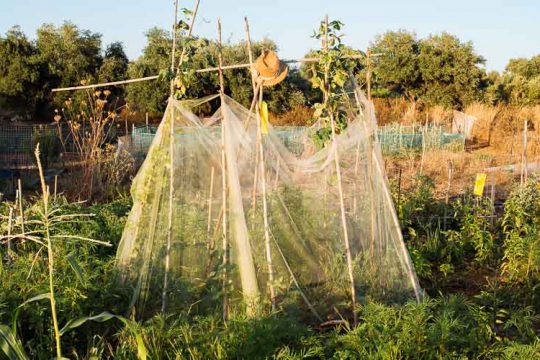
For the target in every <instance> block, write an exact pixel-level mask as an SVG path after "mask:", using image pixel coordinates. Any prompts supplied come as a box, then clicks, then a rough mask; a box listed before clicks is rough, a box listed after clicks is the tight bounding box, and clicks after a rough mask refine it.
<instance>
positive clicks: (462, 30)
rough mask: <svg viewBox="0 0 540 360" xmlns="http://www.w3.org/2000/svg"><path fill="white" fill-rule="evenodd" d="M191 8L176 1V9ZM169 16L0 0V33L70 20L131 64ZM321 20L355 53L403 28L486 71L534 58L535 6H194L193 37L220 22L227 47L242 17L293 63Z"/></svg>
mask: <svg viewBox="0 0 540 360" xmlns="http://www.w3.org/2000/svg"><path fill="white" fill-rule="evenodd" d="M193 3H194V1H193V0H189V1H183V0H180V6H181V7H192V5H193ZM172 10H173V0H93V1H89V0H0V32H1V33H4V32H5V31H6V30H7V29H8V28H10V27H11V26H13V25H15V24H17V25H20V26H21V27H22V28H23V30H24V31H25V32H26V33H27V35H29V36H30V37H32V38H33V37H34V36H35V30H36V29H37V27H39V26H40V25H41V24H42V23H44V22H52V23H55V24H61V23H62V22H63V21H64V20H70V21H72V22H74V23H76V24H77V25H79V26H80V27H82V28H85V29H90V30H92V31H95V32H99V33H101V34H103V40H104V42H105V43H109V42H112V41H116V40H119V41H122V42H123V43H124V45H125V47H126V50H127V54H128V56H129V57H130V58H131V59H133V58H136V57H137V56H139V55H140V53H141V50H142V48H143V47H144V43H145V38H144V32H145V31H146V30H147V29H149V28H150V27H153V26H159V27H162V28H167V29H169V28H170V27H171V23H172V16H173V11H172ZM325 14H328V15H329V16H330V19H340V20H341V21H343V22H344V23H345V25H346V27H345V29H344V32H345V34H346V37H345V42H346V43H347V44H348V45H351V46H353V47H356V48H365V47H366V46H368V45H369V43H370V41H372V40H373V38H374V36H375V35H376V34H380V33H382V32H384V31H386V30H397V29H406V30H411V31H415V32H416V33H417V34H418V35H419V36H426V35H428V34H432V33H438V32H441V31H447V32H450V33H452V34H455V35H457V36H458V37H459V38H460V39H462V40H464V41H472V42H473V43H474V46H475V48H476V50H477V52H478V53H479V54H481V55H483V56H484V57H485V58H486V60H487V63H486V67H487V68H488V69H489V70H492V69H494V70H502V69H504V66H505V65H506V63H507V61H508V59H510V58H513V57H530V56H533V55H536V54H539V53H540V20H539V18H540V0H468V1H467V0H450V1H438V0H409V1H403V0H372V1H361V0H265V1H260V0H201V7H200V16H199V18H198V21H197V22H196V27H195V29H194V31H195V33H196V34H198V35H202V36H206V37H214V38H215V36H216V19H217V18H218V17H221V19H222V24H223V38H224V40H231V41H234V40H237V39H241V38H243V37H244V29H243V26H244V25H243V17H244V16H248V18H249V20H250V27H251V32H252V38H254V39H259V38H262V37H264V36H268V37H270V38H272V39H273V40H275V41H276V42H277V44H278V46H279V48H280V54H281V56H282V57H283V58H294V57H301V56H302V55H303V54H304V53H305V52H306V51H307V50H308V49H310V48H312V47H316V46H318V43H316V42H315V41H314V40H313V39H311V38H310V35H311V33H312V31H313V29H314V28H315V27H316V26H317V24H318V22H319V21H320V20H321V18H322V17H323V16H324V15H325Z"/></svg>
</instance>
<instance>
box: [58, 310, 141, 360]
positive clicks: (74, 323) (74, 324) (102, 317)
mask: <svg viewBox="0 0 540 360" xmlns="http://www.w3.org/2000/svg"><path fill="white" fill-rule="evenodd" d="M111 319H118V320H120V321H121V322H122V323H124V325H125V326H126V327H127V328H128V329H129V331H131V333H132V334H133V336H135V341H136V342H137V357H138V358H139V360H146V359H147V357H148V350H147V349H146V345H145V344H144V339H143V337H142V335H141V333H140V331H139V330H138V328H137V323H136V322H134V321H131V320H129V319H126V318H125V317H123V316H119V315H114V314H111V313H110V312H107V311H104V312H102V313H101V314H98V315H94V316H84V317H81V318H78V319H75V320H70V321H68V322H67V323H66V325H64V327H63V328H62V329H61V330H60V335H64V334H65V333H67V332H68V331H70V330H73V329H76V328H78V327H79V326H81V325H84V324H85V323H86V322H88V321H97V322H105V321H109V320H111Z"/></svg>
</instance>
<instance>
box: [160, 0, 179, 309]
mask: <svg viewBox="0 0 540 360" xmlns="http://www.w3.org/2000/svg"><path fill="white" fill-rule="evenodd" d="M177 23H178V0H175V2H174V24H173V44H172V55H171V72H174V64H175V56H176V35H177ZM173 92H174V80H171V90H170V103H169V105H170V106H171V113H170V117H169V121H170V127H169V131H170V134H169V157H170V165H169V166H170V169H169V209H168V221H167V247H166V250H165V274H164V278H163V292H162V294H161V312H162V313H164V312H165V310H166V308H167V290H168V285H169V267H170V258H171V245H172V228H173V207H174V165H175V164H174V122H175V114H174V104H173V103H172V100H173Z"/></svg>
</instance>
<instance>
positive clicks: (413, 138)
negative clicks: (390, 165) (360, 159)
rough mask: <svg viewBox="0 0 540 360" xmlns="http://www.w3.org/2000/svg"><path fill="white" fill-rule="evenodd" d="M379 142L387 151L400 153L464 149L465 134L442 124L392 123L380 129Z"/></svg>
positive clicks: (384, 150)
mask: <svg viewBox="0 0 540 360" xmlns="http://www.w3.org/2000/svg"><path fill="white" fill-rule="evenodd" d="M378 137H379V142H380V144H381V148H382V150H383V152H385V153H399V152H402V151H407V150H421V149H422V148H424V147H425V149H426V150H439V149H448V150H453V151H461V150H463V149H464V145H465V137H464V136H463V134H453V133H448V132H445V131H444V128H443V127H442V126H434V125H407V126H404V125H400V124H391V125H387V126H383V127H381V128H379V130H378Z"/></svg>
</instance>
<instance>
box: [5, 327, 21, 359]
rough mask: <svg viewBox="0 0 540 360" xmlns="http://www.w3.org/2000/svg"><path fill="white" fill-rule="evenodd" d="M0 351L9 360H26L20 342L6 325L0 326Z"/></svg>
mask: <svg viewBox="0 0 540 360" xmlns="http://www.w3.org/2000/svg"><path fill="white" fill-rule="evenodd" d="M0 349H2V352H3V353H4V355H5V356H6V358H7V359H9V360H27V359H28V355H26V352H25V351H24V348H23V346H22V344H21V342H20V341H19V340H18V339H17V338H16V337H15V335H14V333H13V332H12V331H11V329H10V328H9V326H6V325H0Z"/></svg>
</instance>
